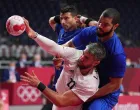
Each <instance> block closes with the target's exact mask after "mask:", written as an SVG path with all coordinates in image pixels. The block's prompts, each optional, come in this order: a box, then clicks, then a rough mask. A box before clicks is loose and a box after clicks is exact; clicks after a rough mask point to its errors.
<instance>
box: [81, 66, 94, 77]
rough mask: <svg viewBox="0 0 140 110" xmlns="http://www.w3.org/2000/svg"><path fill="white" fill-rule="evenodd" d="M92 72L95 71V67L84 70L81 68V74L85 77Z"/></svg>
mask: <svg viewBox="0 0 140 110" xmlns="http://www.w3.org/2000/svg"><path fill="white" fill-rule="evenodd" d="M91 70H93V67H89V68H84V69H82V68H80V72H81V74H82V75H84V76H86V75H88V73H89V72H90V71H91Z"/></svg>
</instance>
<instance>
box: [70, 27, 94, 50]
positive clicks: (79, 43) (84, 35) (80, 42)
mask: <svg viewBox="0 0 140 110" xmlns="http://www.w3.org/2000/svg"><path fill="white" fill-rule="evenodd" d="M95 41H96V32H95V27H87V28H84V29H83V30H82V32H80V33H79V34H78V35H76V36H75V37H74V38H73V39H72V42H73V44H74V46H75V47H76V48H80V47H83V46H86V45H88V44H89V43H90V42H95Z"/></svg>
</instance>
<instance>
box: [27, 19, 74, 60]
mask: <svg viewBox="0 0 140 110" xmlns="http://www.w3.org/2000/svg"><path fill="white" fill-rule="evenodd" d="M24 21H25V25H26V32H27V34H28V36H29V37H30V38H32V39H34V40H35V41H36V42H37V43H38V44H39V46H41V47H42V48H43V49H44V50H46V51H47V52H49V53H50V54H52V55H54V56H62V57H65V58H66V57H68V56H71V55H72V54H73V53H74V52H75V49H72V48H68V47H63V46H61V45H58V44H57V43H55V42H54V41H52V40H50V39H48V38H46V37H44V36H42V35H39V34H37V33H36V32H35V31H34V30H33V29H32V28H31V27H30V26H29V23H28V21H27V20H26V19H24Z"/></svg>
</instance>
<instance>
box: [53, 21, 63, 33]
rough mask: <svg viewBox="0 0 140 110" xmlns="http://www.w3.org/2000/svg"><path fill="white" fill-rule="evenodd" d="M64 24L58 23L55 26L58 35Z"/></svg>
mask: <svg viewBox="0 0 140 110" xmlns="http://www.w3.org/2000/svg"><path fill="white" fill-rule="evenodd" d="M62 28H63V27H62V25H61V24H56V26H55V32H56V33H57V35H59V32H60V30H61V29H62Z"/></svg>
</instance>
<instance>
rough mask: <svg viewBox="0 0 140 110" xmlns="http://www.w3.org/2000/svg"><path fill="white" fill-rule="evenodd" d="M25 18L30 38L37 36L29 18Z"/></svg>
mask: <svg viewBox="0 0 140 110" xmlns="http://www.w3.org/2000/svg"><path fill="white" fill-rule="evenodd" d="M23 20H24V23H25V26H26V33H27V34H28V36H29V37H30V38H32V39H34V38H35V37H36V32H35V31H34V30H33V29H32V28H31V27H30V25H29V21H28V20H27V19H25V18H24V17H23Z"/></svg>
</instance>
